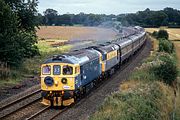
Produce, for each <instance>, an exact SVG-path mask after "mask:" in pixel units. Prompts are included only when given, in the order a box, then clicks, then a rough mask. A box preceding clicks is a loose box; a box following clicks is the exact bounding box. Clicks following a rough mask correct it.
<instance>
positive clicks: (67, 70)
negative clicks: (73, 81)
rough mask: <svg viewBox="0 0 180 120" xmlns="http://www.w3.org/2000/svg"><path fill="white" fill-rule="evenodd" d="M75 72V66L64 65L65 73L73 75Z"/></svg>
mask: <svg viewBox="0 0 180 120" xmlns="http://www.w3.org/2000/svg"><path fill="white" fill-rule="evenodd" d="M72 74H73V67H71V66H68V65H65V66H63V75H72Z"/></svg>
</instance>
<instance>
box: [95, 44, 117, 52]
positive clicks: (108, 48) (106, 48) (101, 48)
mask: <svg viewBox="0 0 180 120" xmlns="http://www.w3.org/2000/svg"><path fill="white" fill-rule="evenodd" d="M93 48H94V49H96V50H98V51H100V52H101V53H104V54H106V53H109V52H111V51H114V50H115V49H117V47H116V45H115V44H110V43H106V44H101V45H99V46H96V47H93Z"/></svg>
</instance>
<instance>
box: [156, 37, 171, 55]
mask: <svg viewBox="0 0 180 120" xmlns="http://www.w3.org/2000/svg"><path fill="white" fill-rule="evenodd" d="M159 52H167V53H173V52H174V45H173V43H172V42H171V41H169V40H166V39H164V38H163V39H160V40H159Z"/></svg>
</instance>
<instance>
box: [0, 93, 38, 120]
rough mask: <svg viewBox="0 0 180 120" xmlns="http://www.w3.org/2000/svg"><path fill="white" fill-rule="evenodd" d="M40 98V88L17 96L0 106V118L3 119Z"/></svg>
mask: <svg viewBox="0 0 180 120" xmlns="http://www.w3.org/2000/svg"><path fill="white" fill-rule="evenodd" d="M40 99H41V89H38V90H36V91H34V92H32V93H29V94H26V95H24V96H22V97H19V98H17V99H15V100H13V101H11V102H9V103H7V104H4V105H2V106H1V107H0V119H3V118H5V117H7V116H9V115H11V114H13V113H15V112H17V111H18V110H21V109H22V108H25V107H27V106H29V105H31V104H32V103H34V102H37V101H39V100H40Z"/></svg>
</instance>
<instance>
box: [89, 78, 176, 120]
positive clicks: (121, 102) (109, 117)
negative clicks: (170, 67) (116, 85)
mask: <svg viewBox="0 0 180 120" xmlns="http://www.w3.org/2000/svg"><path fill="white" fill-rule="evenodd" d="M161 91H163V92H161ZM172 93H173V90H172V88H170V87H168V86H166V85H165V84H163V83H161V82H153V83H146V84H142V83H141V82H140V81H137V80H131V81H127V82H124V83H123V84H122V85H121V87H120V91H118V92H116V93H113V94H112V95H110V96H108V97H107V98H106V99H105V101H104V103H103V105H102V106H101V107H100V108H99V110H98V111H97V112H96V113H95V114H94V115H93V116H91V117H90V120H169V119H170V118H171V112H172V109H173V107H172V106H173V102H172V99H173V94H172Z"/></svg>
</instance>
